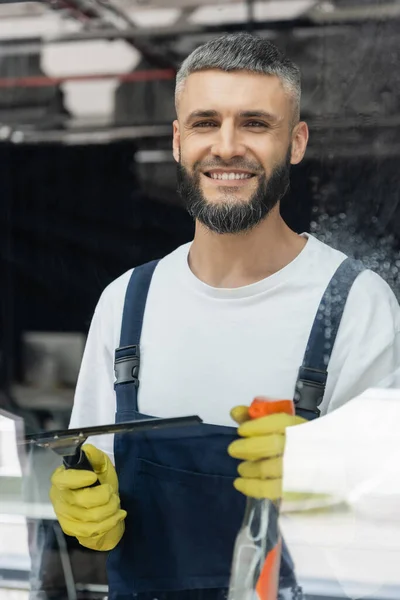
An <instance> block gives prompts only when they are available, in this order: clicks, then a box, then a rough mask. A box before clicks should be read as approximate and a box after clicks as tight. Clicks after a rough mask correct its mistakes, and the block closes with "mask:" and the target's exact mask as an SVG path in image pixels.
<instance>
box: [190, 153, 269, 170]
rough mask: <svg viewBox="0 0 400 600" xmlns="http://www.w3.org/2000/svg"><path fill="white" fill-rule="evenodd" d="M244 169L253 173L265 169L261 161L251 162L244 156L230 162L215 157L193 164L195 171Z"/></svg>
mask: <svg viewBox="0 0 400 600" xmlns="http://www.w3.org/2000/svg"><path fill="white" fill-rule="evenodd" d="M223 168H225V169H242V170H243V171H251V172H252V173H257V174H259V173H263V172H264V169H262V167H261V166H260V164H259V163H254V162H249V161H246V160H243V159H242V158H240V157H238V158H234V159H232V160H230V161H229V162H226V161H223V160H220V159H213V160H208V161H207V162H201V161H197V162H195V163H194V165H193V171H194V172H195V173H197V172H199V171H209V170H211V169H223Z"/></svg>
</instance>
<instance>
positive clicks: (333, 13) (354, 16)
mask: <svg viewBox="0 0 400 600" xmlns="http://www.w3.org/2000/svg"><path fill="white" fill-rule="evenodd" d="M308 14H309V17H310V18H311V19H312V20H313V21H315V22H317V23H343V22H349V21H350V22H354V21H367V20H381V19H398V18H400V3H399V2H396V3H393V2H383V3H382V2H377V3H376V4H362V2H361V1H360V3H359V4H358V5H349V6H340V7H338V6H337V5H336V4H335V2H333V1H331V2H329V1H328V2H321V3H320V4H319V5H317V6H316V7H314V8H311V9H310V11H309V13H308Z"/></svg>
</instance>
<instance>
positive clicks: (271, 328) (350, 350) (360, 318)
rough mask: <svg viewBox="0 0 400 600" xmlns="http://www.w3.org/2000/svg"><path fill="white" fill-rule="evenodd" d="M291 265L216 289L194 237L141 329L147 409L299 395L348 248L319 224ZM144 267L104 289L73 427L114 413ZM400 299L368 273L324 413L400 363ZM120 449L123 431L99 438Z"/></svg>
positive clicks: (352, 308) (171, 266)
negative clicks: (200, 274)
mask: <svg viewBox="0 0 400 600" xmlns="http://www.w3.org/2000/svg"><path fill="white" fill-rule="evenodd" d="M307 237H308V241H307V244H306V245H305V247H304V249H303V250H302V252H301V253H300V254H299V255H298V256H297V258H296V259H295V260H293V261H292V262H291V263H290V264H288V265H287V266H286V267H284V268H283V269H282V270H280V271H279V272H277V273H275V274H273V275H271V276H270V277H267V278H266V279H264V280H262V281H259V282H257V283H254V284H251V285H247V286H244V287H240V288H235V289H225V288H224V289H221V288H213V287H210V286H209V285H206V284H205V283H203V282H202V281H200V280H199V279H197V278H196V276H195V275H194V274H193V273H192V272H191V270H190V268H189V265H188V260H187V258H188V252H189V249H190V243H188V244H185V245H183V246H181V247H179V248H178V249H177V250H175V251H174V252H172V253H171V254H169V255H168V256H166V257H165V258H163V259H162V260H161V261H160V262H159V264H158V266H157V268H156V270H155V272H154V275H153V280H152V283H151V286H150V290H149V295H148V299H147V305H146V311H145V316H144V321H143V329H142V337H141V346H140V350H141V365H140V386H139V394H138V403H139V410H140V411H141V412H143V413H146V414H148V415H153V416H157V417H174V416H184V415H190V414H198V415H199V416H200V417H201V418H202V419H203V420H204V422H206V423H213V424H218V425H230V426H232V425H233V421H232V420H231V418H230V416H229V413H230V410H231V408H232V407H233V406H236V405H237V404H249V403H250V402H251V401H252V399H253V398H254V397H255V396H258V395H264V396H269V397H271V398H293V394H294V388H295V383H296V379H297V375H298V369H299V366H300V365H301V363H302V360H303V356H304V352H305V349H306V344H307V340H308V337H309V334H310V331H311V327H312V324H313V322H314V318H315V315H316V312H317V309H318V306H319V303H320V301H321V298H322V295H323V293H324V291H325V289H326V287H327V285H328V283H329V281H330V279H331V277H332V275H333V274H334V272H335V271H336V269H337V267H338V266H339V265H340V264H341V262H342V261H343V260H344V259H345V255H344V254H342V253H341V252H338V251H337V250H333V249H332V248H330V247H329V246H327V245H325V244H323V243H322V242H320V241H318V240H317V239H316V238H314V237H312V236H310V235H307ZM131 273H132V270H131V271H128V272H127V273H125V274H124V275H122V276H121V277H119V278H118V279H116V280H115V281H114V282H113V283H111V284H110V285H109V286H108V287H107V288H106V289H105V290H104V292H103V294H102V296H101V298H100V300H99V303H98V305H97V307H96V310H95V313H94V316H93V320H92V323H91V327H90V331H89V336H88V339H87V344H86V349H85V353H84V357H83V361H82V365H81V370H80V375H79V379H78V383H77V388H76V395H75V403H74V407H73V411H72V416H71V422H70V427H81V426H82V427H83V426H92V425H101V424H107V423H113V422H114V421H115V410H116V397H115V392H114V387H113V386H114V351H115V349H116V348H117V347H118V346H119V339H120V329H121V320H122V312H123V305H124V299H125V292H126V288H127V285H128V282H129V278H130V276H131ZM399 332H400V308H399V305H398V303H397V300H396V298H395V296H394V294H393V292H392V291H391V289H390V288H389V286H388V285H387V284H386V283H385V282H384V281H383V279H381V278H380V277H379V276H378V275H376V274H375V273H373V272H372V271H365V272H363V273H361V275H359V276H358V278H357V279H356V281H355V283H354V285H353V287H352V289H351V292H350V295H349V298H348V301H347V304H346V307H345V311H344V314H343V319H342V323H341V326H340V328H339V332H338V336H337V340H336V344H335V346H334V349H333V352H332V356H331V360H330V364H329V369H328V371H329V376H328V381H327V387H326V392H325V396H324V401H323V404H322V405H321V410H322V414H325V413H326V412H328V411H331V410H333V409H335V408H338V407H339V406H341V405H342V404H343V403H345V402H347V401H348V400H350V399H351V398H353V397H354V396H356V395H358V394H359V393H361V392H362V391H364V390H365V389H367V388H369V387H372V386H374V385H377V384H378V383H379V382H380V381H381V380H383V379H384V378H385V377H387V376H388V375H389V374H390V373H392V372H394V371H395V370H396V368H398V366H399V365H400V334H399ZM91 441H92V443H94V444H95V445H96V446H97V447H99V448H101V449H102V450H103V451H105V452H107V453H108V454H109V455H110V456H111V457H113V438H112V436H111V435H108V436H98V437H96V438H95V439H93V440H91Z"/></svg>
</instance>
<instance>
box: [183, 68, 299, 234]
mask: <svg viewBox="0 0 400 600" xmlns="http://www.w3.org/2000/svg"><path fill="white" fill-rule="evenodd" d="M292 115H293V113H292V105H291V101H290V98H289V97H288V96H287V94H286V93H285V91H284V89H283V88H282V85H281V83H280V81H279V79H278V78H277V77H274V76H266V75H258V74H253V73H248V72H242V71H237V72H233V73H225V72H223V71H219V70H209V71H202V72H199V73H193V74H192V75H190V76H189V77H188V79H187V80H186V84H185V87H184V89H183V91H182V93H181V96H180V99H179V107H178V121H175V122H174V156H175V159H176V160H177V161H178V190H179V192H180V194H181V196H182V197H183V200H184V202H185V204H186V206H187V208H188V210H189V212H190V213H191V214H192V216H193V217H195V218H196V219H198V220H199V221H200V222H202V223H203V224H204V225H206V226H207V227H208V228H209V229H211V230H213V231H216V232H218V233H239V232H241V231H246V230H249V229H251V228H252V227H254V226H255V225H257V224H258V223H259V222H260V221H261V220H262V219H264V218H265V217H266V216H267V215H268V213H269V212H270V211H271V209H272V208H273V207H274V206H275V205H276V204H277V203H278V202H279V200H280V199H281V198H282V196H283V195H284V194H285V192H286V190H287V188H288V186H289V169H290V164H291V163H294V162H300V160H301V158H302V157H303V155H304V151H305V145H306V143H307V140H305V143H303V146H304V147H301V144H299V143H298V136H297V135H294V134H293V132H292V129H291V121H292ZM300 125H304V126H305V128H307V126H306V125H305V123H304V124H300ZM302 132H303V141H304V128H303V129H302ZM299 146H300V152H299Z"/></svg>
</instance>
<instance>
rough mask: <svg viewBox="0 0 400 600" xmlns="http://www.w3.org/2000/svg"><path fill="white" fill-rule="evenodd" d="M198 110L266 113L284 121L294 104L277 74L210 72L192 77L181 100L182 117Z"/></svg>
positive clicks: (187, 82)
mask: <svg viewBox="0 0 400 600" xmlns="http://www.w3.org/2000/svg"><path fill="white" fill-rule="evenodd" d="M197 109H201V110H216V111H218V112H219V113H221V114H226V115H232V114H235V113H238V112H243V111H248V110H264V111H271V112H274V113H276V114H277V115H280V116H281V117H283V118H284V117H286V116H288V115H289V114H290V110H291V103H290V98H289V96H288V94H287V93H286V91H285V90H284V88H283V86H282V83H281V81H280V79H279V78H278V77H277V76H275V75H263V74H261V73H250V72H248V71H230V72H225V71H220V70H217V69H215V70H214V69H210V70H206V71H198V72H196V73H192V74H191V75H189V77H188V78H187V79H186V81H185V85H184V88H183V90H182V92H181V96H180V98H179V113H180V116H185V115H187V114H189V113H190V112H192V111H194V110H197Z"/></svg>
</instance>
